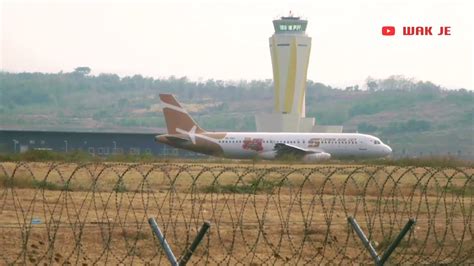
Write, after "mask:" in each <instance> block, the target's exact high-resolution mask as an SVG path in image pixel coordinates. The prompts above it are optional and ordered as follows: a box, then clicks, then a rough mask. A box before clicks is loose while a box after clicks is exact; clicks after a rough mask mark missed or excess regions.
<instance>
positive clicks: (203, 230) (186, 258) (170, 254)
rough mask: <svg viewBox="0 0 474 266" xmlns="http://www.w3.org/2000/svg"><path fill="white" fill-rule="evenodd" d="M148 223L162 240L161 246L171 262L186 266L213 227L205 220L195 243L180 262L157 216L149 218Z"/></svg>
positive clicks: (175, 265) (174, 265) (176, 265)
mask: <svg viewBox="0 0 474 266" xmlns="http://www.w3.org/2000/svg"><path fill="white" fill-rule="evenodd" d="M148 223H149V224H150V226H151V229H152V230H153V233H155V235H156V237H157V238H158V240H159V241H160V244H161V247H162V248H163V249H164V251H165V253H166V256H167V257H168V260H169V262H170V263H171V265H173V266H178V265H182V266H184V265H186V263H188V261H189V259H190V258H191V256H192V255H193V253H194V251H196V248H197V247H198V246H199V243H201V240H202V239H203V238H204V235H206V233H207V231H208V230H209V228H210V227H211V223H210V222H208V221H205V222H204V224H203V225H202V226H201V229H200V230H199V232H198V234H197V236H196V238H195V239H194V241H193V243H191V246H190V247H189V248H188V249H186V252H185V253H184V255H183V257H182V258H181V259H180V261H179V263H178V261H177V260H176V257H175V256H174V254H173V251H172V250H171V247H170V245H169V244H168V242H167V241H166V238H165V237H164V236H163V233H162V232H161V230H160V227H159V226H158V224H157V223H156V221H155V218H149V219H148Z"/></svg>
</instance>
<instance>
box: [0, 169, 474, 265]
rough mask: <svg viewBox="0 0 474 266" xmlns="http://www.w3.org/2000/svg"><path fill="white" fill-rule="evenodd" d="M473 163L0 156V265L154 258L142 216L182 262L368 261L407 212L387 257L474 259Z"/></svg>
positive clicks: (158, 254)
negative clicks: (356, 227) (364, 237)
mask: <svg viewBox="0 0 474 266" xmlns="http://www.w3.org/2000/svg"><path fill="white" fill-rule="evenodd" d="M473 172H474V169H472V168H429V167H395V166H360V165H317V166H309V165H291V166H288V165H282V164H276V165H270V164H255V165H254V164H248V165H245V164H242V165H236V164H208V165H206V164H199V165H193V164H126V163H121V164H115V163H99V164H95V163H91V164H85V165H78V164H73V163H57V164H53V163H7V162H5V163H0V248H1V250H2V252H1V253H0V263H2V264H12V263H13V264H16V263H23V262H26V263H27V264H30V263H31V264H38V263H41V264H42V263H53V264H64V263H65V264H68V263H70V264H81V265H89V264H94V263H98V264H120V263H123V264H160V263H162V264H163V263H165V262H166V257H165V256H164V254H163V252H162V250H161V248H160V246H159V244H158V242H157V241H156V240H155V238H154V237H153V235H152V232H151V229H150V227H149V225H148V222H147V219H148V218H149V217H155V218H156V220H157V222H158V224H159V225H160V227H161V228H162V230H163V231H164V232H165V235H166V237H167V240H168V241H169V243H170V245H171V246H172V248H173V249H174V250H175V253H176V254H175V255H176V256H179V255H180V254H182V253H183V251H184V250H185V248H186V247H188V246H189V244H190V243H191V242H192V240H193V239H194V236H195V235H196V233H197V230H199V227H200V226H201V224H202V222H203V221H205V220H209V221H210V222H211V229H210V232H209V234H208V235H207V237H206V238H205V239H204V241H203V243H202V244H201V246H200V247H199V248H198V250H197V251H196V253H195V254H194V255H193V257H192V259H191V262H192V263H200V264H203V263H209V264H220V263H230V264H237V263H243V264H275V263H277V264H284V263H291V264H304V263H311V264H319V263H344V262H346V263H371V258H370V256H369V254H368V252H367V251H366V250H365V249H364V247H363V245H362V244H361V242H360V240H359V239H358V238H357V236H356V235H355V234H354V233H353V231H352V229H351V227H350V226H349V225H348V223H347V217H348V216H353V217H355V218H356V219H357V221H358V222H359V224H360V225H361V227H362V229H363V230H364V231H365V232H366V234H368V236H369V238H370V239H371V240H372V241H373V244H374V245H375V247H376V249H377V250H378V251H379V253H382V252H383V250H384V249H385V248H386V247H387V246H388V245H389V243H390V242H391V241H392V240H393V239H394V238H395V237H396V235H397V234H398V232H399V231H400V230H401V228H402V227H403V226H404V225H405V223H406V222H407V221H408V219H409V218H415V219H416V221H417V222H416V224H415V226H414V228H413V230H411V231H410V233H409V235H407V236H406V238H405V239H404V240H403V241H402V243H401V245H400V246H399V247H398V248H397V250H396V251H395V252H394V254H393V255H392V257H391V260H390V262H391V263H466V264H468V263H474V256H473V255H472V254H474V240H473V238H472V237H473V235H472V234H473V230H472V229H473V228H472V223H473V222H472V212H473V192H474V184H473V181H472V174H473Z"/></svg>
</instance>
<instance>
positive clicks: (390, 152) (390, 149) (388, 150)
mask: <svg viewBox="0 0 474 266" xmlns="http://www.w3.org/2000/svg"><path fill="white" fill-rule="evenodd" d="M385 153H386V155H390V154H392V148H390V146H388V145H385Z"/></svg>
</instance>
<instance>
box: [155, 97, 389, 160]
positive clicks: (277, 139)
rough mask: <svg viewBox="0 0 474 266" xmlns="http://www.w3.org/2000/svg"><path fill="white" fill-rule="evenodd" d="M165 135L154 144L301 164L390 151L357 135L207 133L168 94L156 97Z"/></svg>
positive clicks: (381, 154)
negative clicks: (161, 114) (291, 159)
mask: <svg viewBox="0 0 474 266" xmlns="http://www.w3.org/2000/svg"><path fill="white" fill-rule="evenodd" d="M160 99H161V102H162V104H163V114H164V116H165V122H166V127H167V129H168V133H167V134H161V135H157V136H156V137H155V141H156V142H159V143H164V144H167V145H169V146H172V147H175V148H179V149H185V150H190V151H193V152H197V153H203V154H206V155H211V156H216V157H224V158H231V159H254V158H261V159H265V160H273V159H279V158H284V157H285V156H293V158H297V159H299V160H301V161H303V162H317V161H324V160H328V159H330V158H380V157H386V156H388V155H390V154H391V153H392V149H391V148H390V147H389V146H388V145H386V144H384V143H383V142H382V141H381V140H380V139H379V138H377V137H374V136H371V135H366V134H359V133H296V132H295V133H287V132H266V133H264V132H210V131H206V130H204V129H202V128H201V127H200V126H199V125H198V124H197V123H196V122H195V121H194V120H193V118H192V117H191V116H190V115H189V114H188V112H187V111H186V110H185V109H184V108H183V107H182V106H181V104H180V103H179V102H178V101H177V100H176V98H175V97H174V96H173V95H172V94H160Z"/></svg>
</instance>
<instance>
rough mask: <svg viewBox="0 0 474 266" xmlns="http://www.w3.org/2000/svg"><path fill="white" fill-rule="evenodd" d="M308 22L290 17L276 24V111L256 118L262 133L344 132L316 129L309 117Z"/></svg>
mask: <svg viewBox="0 0 474 266" xmlns="http://www.w3.org/2000/svg"><path fill="white" fill-rule="evenodd" d="M307 25H308V21H307V20H303V19H301V18H300V17H295V16H293V15H291V14H290V15H289V16H287V17H281V18H280V19H276V20H274V21H273V27H274V30H275V33H274V34H273V35H272V36H271V37H270V39H269V45H270V54H271V59H272V67H273V83H274V95H273V111H272V112H271V113H267V114H257V115H256V116H255V121H256V125H257V131H260V132H342V126H326V127H321V126H315V118H314V117H306V110H305V106H306V102H305V98H306V97H305V96H306V95H305V94H306V83H307V82H306V81H307V73H308V65H309V56H310V52H311V37H309V36H308V35H307V34H306V27H307Z"/></svg>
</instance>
